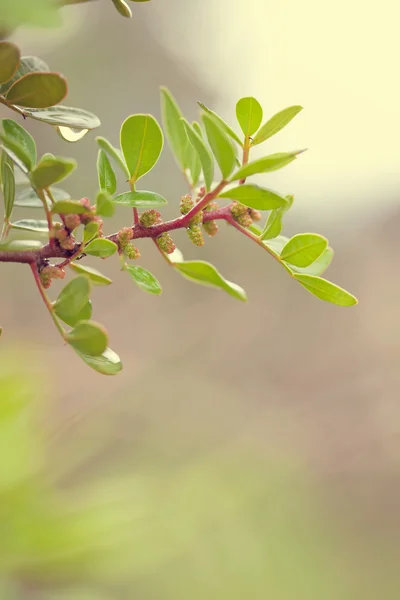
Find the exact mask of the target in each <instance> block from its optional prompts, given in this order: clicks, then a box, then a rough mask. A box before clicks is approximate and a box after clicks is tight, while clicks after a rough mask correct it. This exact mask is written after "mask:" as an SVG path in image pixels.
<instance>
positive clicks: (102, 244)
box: [85, 238, 118, 258]
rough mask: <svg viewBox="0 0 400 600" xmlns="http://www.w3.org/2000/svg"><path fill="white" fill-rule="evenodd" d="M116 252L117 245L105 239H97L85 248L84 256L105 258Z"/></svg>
mask: <svg viewBox="0 0 400 600" xmlns="http://www.w3.org/2000/svg"><path fill="white" fill-rule="evenodd" d="M117 250H118V246H117V244H114V242H112V241H111V240H106V239H105V238H97V239H95V240H93V241H92V242H89V244H88V245H87V246H85V254H90V255H91V256H99V257H100V258H107V257H108V256H111V255H112V254H114V253H115V252H116V251H117Z"/></svg>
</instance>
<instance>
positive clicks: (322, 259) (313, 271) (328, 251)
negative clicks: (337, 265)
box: [290, 247, 333, 275]
mask: <svg viewBox="0 0 400 600" xmlns="http://www.w3.org/2000/svg"><path fill="white" fill-rule="evenodd" d="M332 259H333V250H332V248H330V247H328V248H325V250H324V251H323V253H322V254H321V256H319V257H318V258H317V260H315V261H314V262H313V263H312V264H311V265H309V266H308V267H294V266H292V265H291V267H290V268H291V269H292V271H295V272H296V273H304V274H305V275H322V273H324V271H326V269H327V268H328V267H329V265H330V264H331V262H332Z"/></svg>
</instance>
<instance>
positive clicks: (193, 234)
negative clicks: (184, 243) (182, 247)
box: [186, 225, 204, 246]
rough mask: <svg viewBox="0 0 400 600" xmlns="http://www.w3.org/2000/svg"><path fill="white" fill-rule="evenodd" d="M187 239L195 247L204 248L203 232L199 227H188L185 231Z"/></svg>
mask: <svg viewBox="0 0 400 600" xmlns="http://www.w3.org/2000/svg"><path fill="white" fill-rule="evenodd" d="M186 231H187V233H188V236H189V239H190V240H191V241H192V242H193V244H195V246H204V237H203V232H202V231H201V228H200V227H199V225H193V226H191V227H189V228H188V229H187V230H186Z"/></svg>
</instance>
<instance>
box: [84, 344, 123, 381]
mask: <svg viewBox="0 0 400 600" xmlns="http://www.w3.org/2000/svg"><path fill="white" fill-rule="evenodd" d="M76 353H77V355H78V356H79V357H80V358H81V359H82V360H83V361H85V363H86V364H87V365H89V367H91V368H92V369H94V370H95V371H97V372H98V373H101V374H102V375H117V374H118V373H120V372H121V371H122V368H123V365H122V362H121V359H120V358H119V356H118V354H116V353H115V352H114V351H113V350H111V349H110V348H106V349H105V351H104V352H103V353H102V354H101V355H100V356H88V355H87V354H83V353H82V352H78V351H77V350H76Z"/></svg>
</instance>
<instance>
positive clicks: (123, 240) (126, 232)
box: [117, 227, 133, 250]
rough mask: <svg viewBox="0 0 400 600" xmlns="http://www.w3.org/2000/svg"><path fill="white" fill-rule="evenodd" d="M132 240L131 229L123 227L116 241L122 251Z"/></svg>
mask: <svg viewBox="0 0 400 600" xmlns="http://www.w3.org/2000/svg"><path fill="white" fill-rule="evenodd" d="M132 238H133V231H132V228H131V227H123V228H122V229H121V231H119V232H118V234H117V240H118V243H119V245H120V246H121V249H122V250H124V249H125V246H126V245H127V244H128V243H129V242H130V240H131V239H132Z"/></svg>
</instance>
